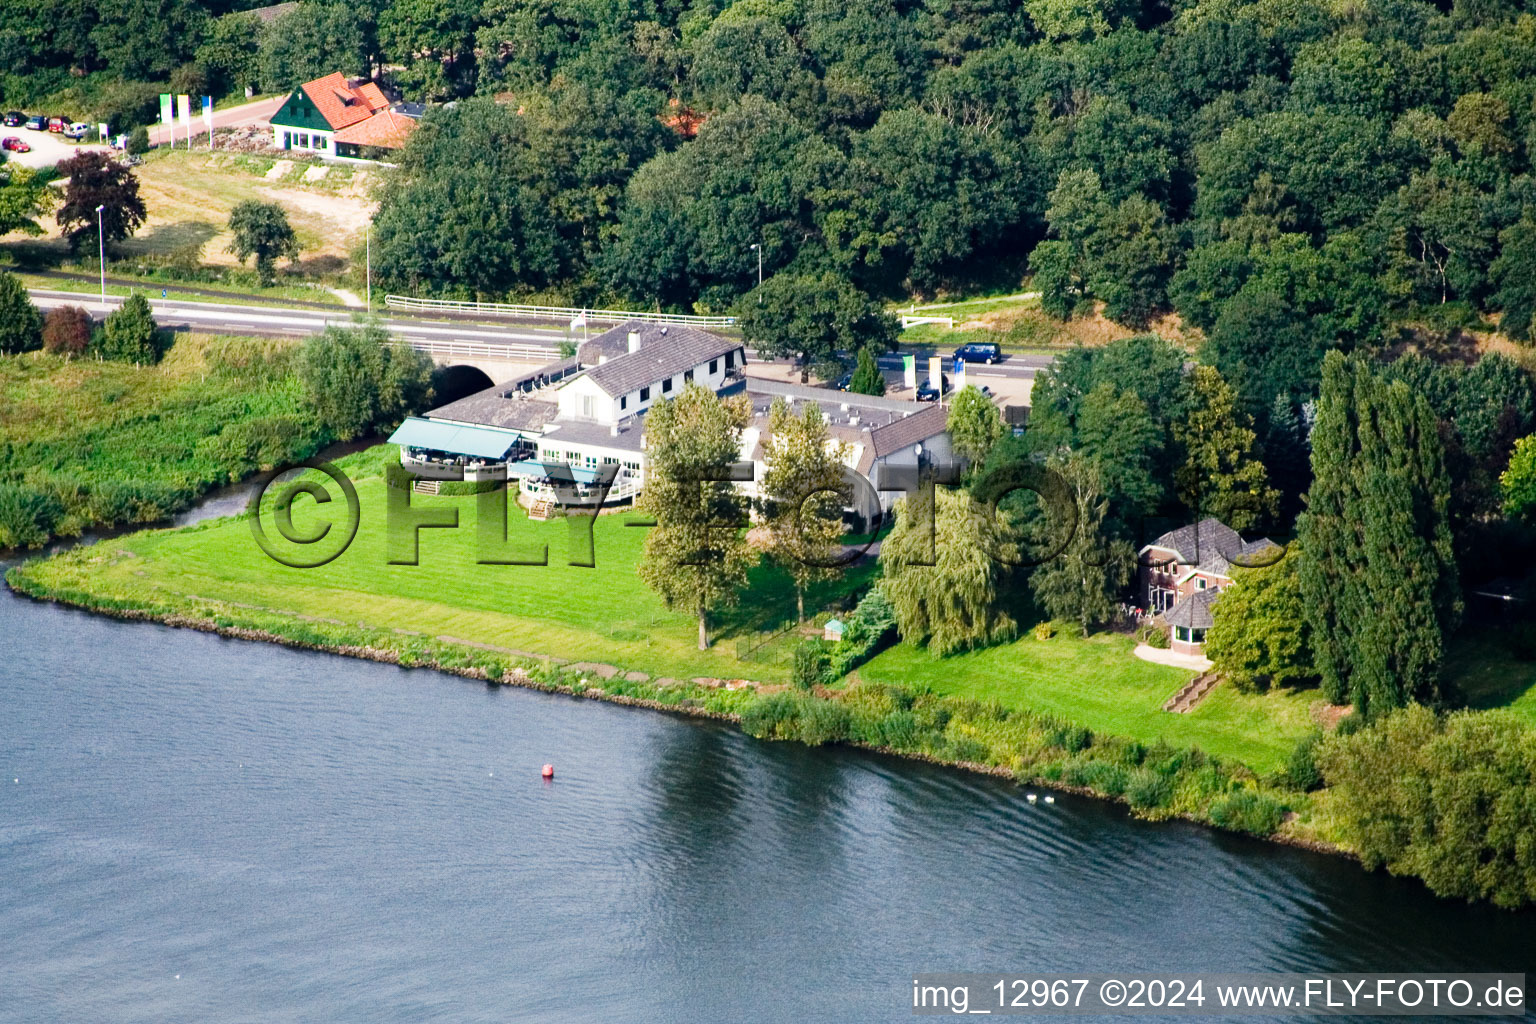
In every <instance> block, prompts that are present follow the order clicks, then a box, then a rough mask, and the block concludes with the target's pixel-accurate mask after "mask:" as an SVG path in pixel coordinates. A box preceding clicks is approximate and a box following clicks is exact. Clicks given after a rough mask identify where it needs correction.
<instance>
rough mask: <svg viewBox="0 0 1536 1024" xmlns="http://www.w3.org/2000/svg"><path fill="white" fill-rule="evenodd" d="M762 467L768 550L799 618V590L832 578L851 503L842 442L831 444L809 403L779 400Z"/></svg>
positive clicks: (802, 611)
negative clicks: (787, 582)
mask: <svg viewBox="0 0 1536 1024" xmlns="http://www.w3.org/2000/svg"><path fill="white" fill-rule="evenodd" d="M768 431H769V436H768V440H767V444H766V447H765V452H764V455H765V462H766V463H767V467H766V469H765V470H764V472H763V480H762V484H761V487H762V494H763V500H762V514H763V522H764V525H765V526H766V527H767V530H768V552H769V554H770V555H771V556H772V557H773V560H774V561H775V562H777V563H778V564H779V566H780V567H781V568H783V569H784V571H785V572H787V573H789V576H790V578H791V579H792V580H794V583H795V609H796V614H797V616H798V618H799V621H801V622H804V621H805V591H806V589H807V588H808V587H810V586H811V585H812V584H815V583H818V582H820V581H822V580H827V579H831V578H833V577H834V576H835V575H836V574H837V572H838V571H839V570H838V568H837V567H835V566H834V565H833V560H834V559H835V558H836V557H837V554H838V546H839V541H840V540H841V538H842V536H843V506H844V505H847V504H849V503H850V502H851V501H852V495H851V493H849V488H848V485H846V484H845V483H844V482H843V474H842V468H843V460H844V459H845V458H846V457H847V447H848V446H847V445H846V444H845V443H844V442H841V441H838V442H833V440H832V438H831V436H830V435H829V434H828V432H827V421H826V419H825V417H823V416H822V414H821V408H820V407H819V406H818V405H816V403H814V402H806V403H803V408H802V409H801V411H800V412H798V413H797V412H795V411H794V410H793V409H792V408H791V407H790V406H789V405H788V404H787V403H786V402H785V401H784V400H783V399H782V398H780V399H777V400H776V401H775V402H774V403H773V407H772V408H771V409H770V410H769V413H768Z"/></svg>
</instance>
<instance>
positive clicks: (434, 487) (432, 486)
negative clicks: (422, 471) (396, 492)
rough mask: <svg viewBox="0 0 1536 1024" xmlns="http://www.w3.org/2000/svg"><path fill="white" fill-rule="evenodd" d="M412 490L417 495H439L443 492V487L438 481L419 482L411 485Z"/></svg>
mask: <svg viewBox="0 0 1536 1024" xmlns="http://www.w3.org/2000/svg"><path fill="white" fill-rule="evenodd" d="M411 490H413V491H415V492H416V493H417V494H438V493H441V491H442V485H441V484H440V483H439V482H438V481H436V480H417V481H416V482H415V483H413V484H411Z"/></svg>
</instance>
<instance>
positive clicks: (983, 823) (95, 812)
mask: <svg viewBox="0 0 1536 1024" xmlns="http://www.w3.org/2000/svg"><path fill="white" fill-rule="evenodd" d="M0 701H3V715H0V783H3V784H0V1022H12V1021H18V1022H19V1021H27V1022H31V1021H39V1022H71V1024H90V1022H98V1021H100V1022H113V1024H125V1022H136V1021H145V1022H156V1024H166V1022H180V1021H187V1022H193V1021H197V1022H212V1021H219V1022H223V1021H237V1020H239V1021H263V1022H279V1021H295V1022H297V1021H327V1022H342V1021H367V1022H389V1021H412V1022H417V1021H428V1020H443V1021H498V1022H501V1021H551V1022H566V1021H573V1022H581V1021H603V1022H630V1021H635V1022H671V1021H707V1022H756V1021H786V1022H788V1021H794V1022H800V1021H837V1022H844V1021H886V1020H906V1019H910V1012H909V1011H908V1010H907V1009H906V1006H907V1005H908V1003H907V1001H908V1000H910V986H911V977H912V975H913V974H914V973H916V972H928V971H943V970H978V971H979V970H986V971H1026V970H1028V971H1096V972H1122V971H1123V972H1130V971H1153V970H1308V971H1327V970H1334V971H1341V970H1365V971H1386V970H1391V971H1409V970H1435V971H1443V970H1453V969H1478V970H1504V971H1513V970H1526V971H1529V972H1531V973H1533V974H1536V916H1533V915H1532V914H1529V913H1525V914H1509V913H1505V912H1502V911H1498V910H1495V909H1492V908H1490V907H1487V906H1467V905H1464V904H1461V903H1453V902H1447V901H1441V900H1437V899H1435V898H1434V897H1432V896H1430V895H1429V894H1428V893H1427V892H1426V891H1425V890H1424V888H1423V887H1422V886H1421V885H1420V884H1418V883H1417V882H1414V881H1411V880H1401V879H1393V878H1390V877H1387V876H1385V875H1382V874H1367V873H1365V872H1363V871H1362V870H1361V869H1360V868H1359V866H1358V865H1356V864H1354V863H1352V862H1350V861H1347V860H1344V859H1342V858H1334V857H1327V856H1322V855H1317V854H1312V853H1308V852H1305V851H1300V850H1293V849H1287V848H1283V847H1277V846H1272V845H1269V844H1265V843H1262V842H1259V841H1255V840H1248V839H1244V838H1240V837H1235V836H1230V835H1223V834H1219V833H1216V832H1212V831H1209V830H1206V829H1203V828H1200V827H1196V826H1193V825H1189V824H1184V823H1165V824H1148V823H1144V822H1137V821H1134V820H1132V819H1130V818H1129V817H1128V816H1127V815H1126V814H1125V813H1124V812H1123V811H1122V810H1121V809H1119V808H1117V807H1114V806H1112V805H1108V804H1104V803H1099V802H1096V801H1092V800H1087V799H1081V798H1077V797H1070V796H1063V797H1060V798H1058V801H1057V802H1056V803H1055V804H1054V805H1052V806H1047V805H1045V804H1044V803H1040V804H1036V805H1031V804H1028V803H1027V802H1026V801H1025V800H1024V799H1023V794H1022V791H1021V790H1019V789H1018V788H1017V787H1015V786H1012V785H1009V784H1007V783H1004V782H1000V781H997V780H993V779H990V778H983V777H975V776H970V775H966V774H963V773H960V772H957V771H951V770H947V769H942V768H937V767H933V766H928V765H922V764H913V763H907V762H903V761H899V760H896V759H893V758H885V757H879V756H873V755H870V754H866V753H862V752H858V751H852V750H847V749H841V748H830V749H808V748H805V747H802V746H799V745H791V744H772V743H762V742H757V741H754V740H752V739H750V738H748V737H746V736H743V735H742V734H740V733H739V732H737V731H736V730H735V729H734V728H732V727H729V726H724V725H720V724H716V723H711V722H699V721H693V720H687V719H680V718H674V717H671V716H668V715H663V714H658V713H654V712H650V711H642V710H637V709H630V708H623V707H617V706H612V705H606V704H601V703H597V702H592V701H584V700H579V699H575V698H567V697H559V696H551V695H546V694H541V693H536V692H529V691H523V690H517V689H510V688H501V687H492V686H486V685H483V684H479V683H474V682H471V681H467V680H464V679H461V678H458V677H454V676H448V675H444V674H441V673H436V672H431V671H424V670H404V669H399V668H395V667H392V666H387V665H379V664H374V663H370V662H361V661H354V660H350V659H347V658H341V657H335V656H330V655H324V654H315V653H309V652H300V651H291V650H286V649H283V648H278V647H273V646H268V645H263V644H257V643H250V642H243V641H235V640H225V639H221V638H218V637H214V636H210V635H206V634H201V633H195V632H191V631H186V630H174V629H168V628H165V627H162V626H156V625H148V624H137V623H122V622H116V621H112V620H108V619H102V618H98V617H94V616H90V615H87V614H84V613H82V612H77V611H73V610H70V609H65V608H59V607H54V606H50V605H43V604H37V603H33V602H31V601H27V600H24V599H21V598H18V597H16V596H14V595H12V594H10V593H9V592H8V591H7V592H5V593H4V594H3V595H0ZM545 762H551V763H553V764H554V765H555V767H556V777H555V779H554V780H553V781H552V782H544V781H543V780H541V779H540V777H539V767H540V765H542V764H543V763H545ZM13 780H14V781H13ZM1079 1019H1083V1018H1079Z"/></svg>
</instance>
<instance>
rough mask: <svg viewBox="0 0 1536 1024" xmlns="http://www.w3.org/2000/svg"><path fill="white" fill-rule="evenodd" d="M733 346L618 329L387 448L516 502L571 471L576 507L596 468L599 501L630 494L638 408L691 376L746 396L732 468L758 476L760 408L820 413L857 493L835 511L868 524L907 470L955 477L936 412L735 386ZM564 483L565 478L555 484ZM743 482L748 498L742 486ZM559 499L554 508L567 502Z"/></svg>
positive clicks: (637, 472) (428, 420)
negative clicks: (858, 482)
mask: <svg viewBox="0 0 1536 1024" xmlns="http://www.w3.org/2000/svg"><path fill="white" fill-rule="evenodd" d="M745 366H746V352H745V349H743V347H742V344H741V342H739V341H733V340H731V339H728V338H722V337H720V336H718V335H714V334H710V333H708V332H706V331H700V330H696V329H694V328H690V327H680V326H666V325H662V324H653V323H646V322H641V321H631V322H629V323H625V324H622V325H620V326H618V327H615V328H614V329H612V330H610V331H607V332H606V333H604V334H602V335H599V336H598V337H596V338H593V339H592V340H590V341H588V342H585V343H584V344H582V345H581V346H580V347H579V348H578V350H577V352H576V355H575V356H573V357H571V358H569V359H563V360H559V361H557V362H554V363H550V364H549V365H547V366H543V367H540V368H539V369H538V370H536V371H534V372H532V373H530V374H528V375H526V376H525V377H522V378H519V379H518V380H515V381H511V382H509V383H506V384H498V385H496V386H495V387H491V388H487V389H486V390H484V391H481V392H479V393H477V394H473V395H470V396H469V397H467V398H463V399H460V400H459V401H456V402H452V403H450V404H448V405H444V406H442V407H440V408H437V409H434V410H432V411H431V412H429V413H427V414H426V416H424V417H411V418H410V419H408V420H406V421H405V422H404V423H403V424H401V426H400V429H399V430H397V431H395V433H394V434H393V435H392V436H391V437H390V440H391V441H392V442H394V443H395V444H398V445H400V446H401V453H400V459H401V462H402V463H403V464H404V465H405V466H406V467H407V468H408V469H410V470H411V471H412V472H413V473H415V474H416V475H418V476H420V477H423V478H426V479H433V478H436V479H456V478H458V477H459V476H461V475H462V476H463V477H464V478H466V479H469V480H501V479H515V480H517V481H518V483H519V485H520V492H519V500H520V501H522V502H523V503H524V504H526V505H535V504H537V503H539V502H541V501H547V502H554V501H556V500H557V494H556V490H555V487H556V481H557V479H558V478H559V475H560V473H562V472H564V470H562V469H560V467H561V466H562V464H563V465H566V466H569V467H570V478H569V486H570V487H572V488H574V491H575V494H574V497H575V500H576V501H579V502H580V503H583V504H586V503H590V502H591V501H593V500H596V499H597V498H598V497H599V495H598V494H597V493H595V492H594V485H595V484H596V483H597V481H598V479H599V476H600V474H602V473H603V471H604V467H609V466H611V467H614V469H613V479H612V481H611V484H610V487H609V490H608V491H607V492H606V494H604V495H601V498H602V501H603V503H604V504H617V503H619V502H623V501H628V500H630V499H633V498H634V497H635V495H636V494H638V493H639V492H640V490H641V488H642V487H643V486H644V481H645V443H644V438H645V429H644V427H645V413H646V411H647V410H648V409H650V408H651V406H653V405H654V404H656V403H657V402H660V401H662V400H664V399H667V398H671V397H673V396H675V395H677V394H678V393H679V392H681V391H682V389H683V387H684V385H685V384H687V383H688V382H690V381H692V382H694V383H696V384H699V385H700V386H703V387H708V388H711V389H713V390H715V391H716V392H717V393H722V394H736V393H741V392H745V393H746V394H747V396H748V398H749V399H750V400H751V403H752V414H753V415H752V421H751V423H750V425H749V426H748V427H747V429H746V430H745V431H744V432H743V436H742V450H741V459H742V461H750V462H752V463H753V464H754V473H755V478H756V479H757V480H761V479H762V478H763V475H764V471H765V468H766V460H767V458H768V453H769V452H770V451H771V445H772V436H771V434H770V428H769V410H770V409H771V408H772V406H773V403H774V402H775V401H776V400H781V399H782V400H784V401H787V402H789V403H791V405H795V406H798V407H803V406H804V404H805V403H807V402H811V403H814V404H816V405H818V406H819V407H820V408H821V412H822V415H823V416H824V417H825V419H826V421H827V427H828V432H829V434H830V435H831V437H832V438H833V440H834V441H837V442H841V443H842V444H843V446H844V448H843V450H844V452H845V453H846V459H845V462H846V464H847V466H848V468H849V469H850V470H852V471H854V472H855V473H857V474H858V475H859V476H861V477H863V478H864V480H866V481H868V483H869V485H870V486H869V487H867V488H863V487H861V488H860V489H859V490H860V493H859V495H858V496H857V497H856V498H855V501H854V503H853V504H852V505H850V506H849V508H848V510H847V511H848V513H849V514H850V516H853V517H856V518H858V519H862V520H864V521H866V522H867V521H869V520H871V519H874V518H878V517H879V516H880V515H881V514H883V513H884V512H886V511H889V510H890V508H891V506H892V505H893V504H894V503H895V502H896V500H897V499H899V498H900V497H901V494H902V493H903V488H905V487H908V486H909V485H910V481H911V480H913V479H915V478H916V475H917V473H918V471H919V470H923V469H926V470H938V471H939V475H940V477H941V478H943V477H945V475H946V473H948V475H949V476H955V477H957V476H958V465H957V461H956V457H955V455H954V453H953V450H952V448H951V446H950V440H949V435H948V433H947V432H946V430H945V421H946V418H947V410H946V409H944V408H942V407H941V406H939V405H938V404H937V403H934V404H918V403H915V402H913V401H911V400H905V401H903V400H899V399H893V398H883V397H879V398H877V397H871V396H868V395H858V394H851V393H849V392H842V391H831V390H828V389H826V388H811V387H805V386H802V385H795V384H785V383H779V382H776V381H769V380H759V379H755V378H751V379H749V378H747V377H746V375H745V372H744V370H745ZM560 482H561V483H562V484H564V483H565V482H566V481H563V480H562V481H560ZM743 486H744V488H745V489H746V490H747V491H748V492H749V493H755V492H756V487H755V483H753V482H747V483H745V484H744V485H743ZM571 499H572V494H571V493H570V492H569V491H568V492H567V494H566V495H565V496H564V498H563V499H559V500H563V501H565V502H566V503H570V501H571Z"/></svg>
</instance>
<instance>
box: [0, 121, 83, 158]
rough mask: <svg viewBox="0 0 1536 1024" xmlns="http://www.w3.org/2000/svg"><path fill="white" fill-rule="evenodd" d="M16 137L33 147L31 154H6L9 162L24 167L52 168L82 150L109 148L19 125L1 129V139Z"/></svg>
mask: <svg viewBox="0 0 1536 1024" xmlns="http://www.w3.org/2000/svg"><path fill="white" fill-rule="evenodd" d="M7 136H15V137H16V138H18V139H20V140H21V141H23V142H25V143H26V144H27V145H29V146H31V147H32V152H30V153H6V154H5V158H6V160H7V162H12V163H18V164H21V165H22V166H24V167H50V166H52V165H53V164H56V163H58V162H59V161H60V160H64V159H67V158H69V157H71V156H74V155H75V154H76V153H78V152H80V151H81V150H91V149H97V150H106V149H108V147H107V146H102V145H97V144H96V143H86V144H81V143H78V142H72V141H70V140H69V139H66V138H65V137H64V136H62V135H56V134H54V133H52V132H33V131H28V130H27V129H25V128H23V127H21V126H20V125H17V126H16V127H15V128H3V127H0V138H4V137H7Z"/></svg>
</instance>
